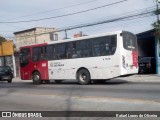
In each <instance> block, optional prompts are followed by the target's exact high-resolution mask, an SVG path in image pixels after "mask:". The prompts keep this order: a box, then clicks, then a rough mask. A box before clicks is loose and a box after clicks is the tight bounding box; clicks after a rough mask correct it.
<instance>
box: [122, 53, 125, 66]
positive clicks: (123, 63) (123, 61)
mask: <svg viewBox="0 0 160 120" xmlns="http://www.w3.org/2000/svg"><path fill="white" fill-rule="evenodd" d="M125 64H126V61H125V57H124V56H123V55H122V65H123V68H126V66H125Z"/></svg>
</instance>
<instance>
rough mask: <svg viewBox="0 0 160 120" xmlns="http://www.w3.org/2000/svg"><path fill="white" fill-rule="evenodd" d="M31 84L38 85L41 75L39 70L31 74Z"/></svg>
mask: <svg viewBox="0 0 160 120" xmlns="http://www.w3.org/2000/svg"><path fill="white" fill-rule="evenodd" d="M32 79H33V84H35V85H38V84H40V83H41V75H40V73H39V72H34V73H33V74H32Z"/></svg>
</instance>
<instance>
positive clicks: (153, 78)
mask: <svg viewBox="0 0 160 120" xmlns="http://www.w3.org/2000/svg"><path fill="white" fill-rule="evenodd" d="M120 78H121V79H123V80H127V81H132V82H160V75H156V74H137V75H132V76H129V77H120Z"/></svg>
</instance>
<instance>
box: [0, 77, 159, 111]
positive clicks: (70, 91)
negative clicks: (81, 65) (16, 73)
mask: <svg viewBox="0 0 160 120" xmlns="http://www.w3.org/2000/svg"><path fill="white" fill-rule="evenodd" d="M159 78H160V77H157V76H132V77H127V78H116V79H113V80H111V81H108V82H106V83H105V84H92V85H78V84H77V82H75V81H68V82H63V83H61V84H56V83H54V81H53V82H51V83H50V84H42V85H33V84H32V82H31V81H20V80H18V79H14V81H13V83H11V84H9V83H7V82H0V110H6V111H10V110H13V111H15V110H17V111H26V110H28V111H37V110H38V111H42V110H43V111H55V110H56V111H57V110H60V111H61V110H64V111H69V110H82V111H84V110H95V111H103V110H105V111H122V110H123V111H134V110H135V111H137V110H138V111H157V110H160V80H159Z"/></svg>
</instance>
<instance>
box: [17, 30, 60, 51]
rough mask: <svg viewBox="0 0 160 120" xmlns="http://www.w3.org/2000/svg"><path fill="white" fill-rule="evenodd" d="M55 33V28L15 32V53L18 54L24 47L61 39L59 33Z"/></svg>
mask: <svg viewBox="0 0 160 120" xmlns="http://www.w3.org/2000/svg"><path fill="white" fill-rule="evenodd" d="M56 31H57V29H55V28H44V27H35V28H31V29H27V30H23V31H18V32H15V33H14V34H15V37H16V42H15V46H16V51H17V52H18V51H19V48H20V47H21V46H24V45H31V44H39V43H45V42H50V41H54V40H58V39H61V38H60V35H59V33H58V32H56Z"/></svg>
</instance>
